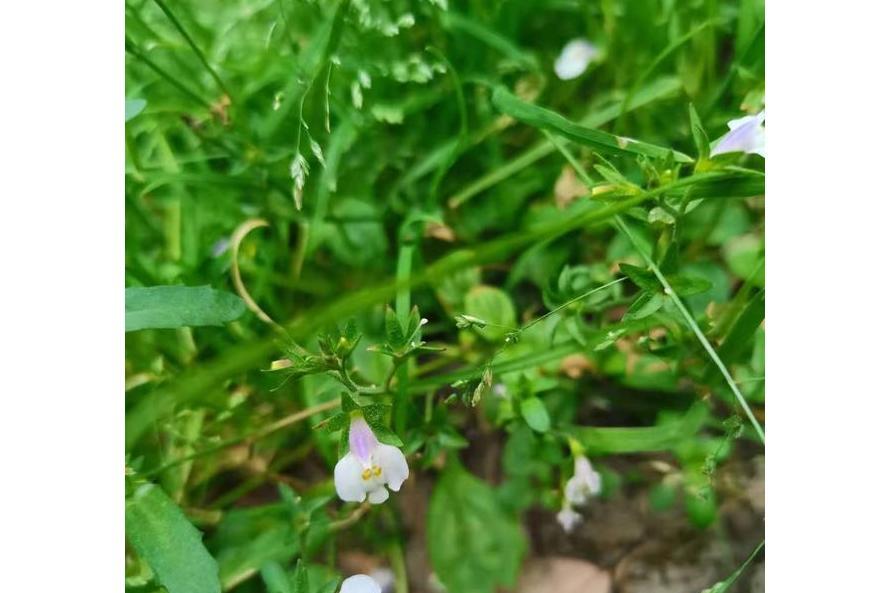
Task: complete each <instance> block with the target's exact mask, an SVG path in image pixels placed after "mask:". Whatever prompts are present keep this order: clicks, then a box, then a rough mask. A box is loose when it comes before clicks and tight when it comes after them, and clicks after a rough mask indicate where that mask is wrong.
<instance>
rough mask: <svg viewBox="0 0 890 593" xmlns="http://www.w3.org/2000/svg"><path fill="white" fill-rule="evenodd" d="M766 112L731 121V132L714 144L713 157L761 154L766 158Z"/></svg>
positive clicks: (729, 124)
mask: <svg viewBox="0 0 890 593" xmlns="http://www.w3.org/2000/svg"><path fill="white" fill-rule="evenodd" d="M765 121H766V111H761V112H760V113H758V114H757V115H747V116H745V117H740V118H739V119H734V120H732V121H730V122H729V123H728V124H727V126H729V132H728V133H727V134H726V135H724V136H723V137H721V138H720V139H719V140H717V142H715V143H714V147H713V148H712V149H711V156H714V155H718V154H726V153H730V152H745V153H747V154H759V155H760V156H762V157H763V158H766V127H764V122H765Z"/></svg>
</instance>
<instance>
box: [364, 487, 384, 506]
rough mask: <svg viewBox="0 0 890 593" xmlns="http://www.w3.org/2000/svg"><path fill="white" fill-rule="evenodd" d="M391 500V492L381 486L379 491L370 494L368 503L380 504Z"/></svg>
mask: <svg viewBox="0 0 890 593" xmlns="http://www.w3.org/2000/svg"><path fill="white" fill-rule="evenodd" d="M387 498H389V490H387V489H386V488H385V487H384V486H380V487H379V488H377V490H372V491H371V492H370V493H369V494H368V502H370V503H371V504H380V503H382V502H386V499H387Z"/></svg>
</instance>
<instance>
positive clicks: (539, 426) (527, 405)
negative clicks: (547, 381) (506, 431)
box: [519, 397, 550, 432]
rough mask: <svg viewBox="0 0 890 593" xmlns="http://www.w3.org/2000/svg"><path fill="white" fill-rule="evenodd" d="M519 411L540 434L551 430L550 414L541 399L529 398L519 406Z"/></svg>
mask: <svg viewBox="0 0 890 593" xmlns="http://www.w3.org/2000/svg"><path fill="white" fill-rule="evenodd" d="M519 410H520V412H522V417H523V418H524V419H525V421H526V422H527V423H528V425H529V426H531V427H532V429H534V430H536V431H538V432H547V431H548V430H550V413H549V412H547V408H546V407H545V406H544V402H542V401H541V399H540V398H537V397H529V398H526V399H524V400H522V403H521V404H519Z"/></svg>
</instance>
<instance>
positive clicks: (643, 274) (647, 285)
mask: <svg viewBox="0 0 890 593" xmlns="http://www.w3.org/2000/svg"><path fill="white" fill-rule="evenodd" d="M618 267H619V268H620V269H621V273H622V274H624V275H625V276H627V277H628V278H630V279H631V282H633V283H634V284H636V285H637V286H639V287H640V288H641V289H643V290H645V291H646V292H661V290H662V288H661V283H660V282H659V281H658V278H656V277H655V274H653V273H652V272H650V271H648V270H645V269H643V268H641V267H639V266H633V265H631V264H618Z"/></svg>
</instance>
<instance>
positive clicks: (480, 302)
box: [464, 285, 516, 341]
mask: <svg viewBox="0 0 890 593" xmlns="http://www.w3.org/2000/svg"><path fill="white" fill-rule="evenodd" d="M464 306H465V308H466V312H467V313H468V314H469V315H471V316H472V317H477V318H479V319H482V320H484V321H485V322H486V323H488V324H489V325H487V326H486V327H485V328H484V329H480V330H479V333H480V334H481V335H482V336H483V337H484V338H485V339H487V340H490V341H497V340H501V339H503V337H504V336H505V335H507V332H508V331H510V329H509V328H512V327H515V326H516V310H515V309H514V308H513V301H511V300H510V297H509V296H507V293H505V292H504V291H503V290H501V289H499V288H495V287H493V286H484V285H483V286H476V287H474V288H473V289H472V290H470V292H468V293H467V296H466V299H465V302H464ZM492 324H493V325H492ZM498 326H505V327H498Z"/></svg>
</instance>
